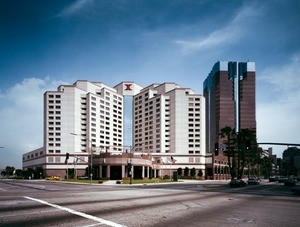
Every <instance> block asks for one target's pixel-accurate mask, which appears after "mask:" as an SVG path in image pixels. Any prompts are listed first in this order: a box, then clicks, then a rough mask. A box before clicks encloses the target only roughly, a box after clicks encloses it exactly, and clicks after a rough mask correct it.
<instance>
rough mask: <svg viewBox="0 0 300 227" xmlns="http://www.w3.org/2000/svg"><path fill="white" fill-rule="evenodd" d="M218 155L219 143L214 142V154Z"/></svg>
mask: <svg viewBox="0 0 300 227" xmlns="http://www.w3.org/2000/svg"><path fill="white" fill-rule="evenodd" d="M218 155H219V143H215V156H218Z"/></svg>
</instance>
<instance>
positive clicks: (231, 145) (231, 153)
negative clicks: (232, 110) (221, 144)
mask: <svg viewBox="0 0 300 227" xmlns="http://www.w3.org/2000/svg"><path fill="white" fill-rule="evenodd" d="M235 135H236V134H235V129H233V128H231V127H230V126H225V127H224V128H222V129H221V131H220V134H219V136H220V137H221V138H226V149H225V151H224V154H225V155H226V156H227V161H228V166H229V172H230V176H231V179H233V178H234V177H235Z"/></svg>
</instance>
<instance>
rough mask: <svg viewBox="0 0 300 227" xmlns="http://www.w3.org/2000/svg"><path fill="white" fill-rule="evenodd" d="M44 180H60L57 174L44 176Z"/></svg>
mask: <svg viewBox="0 0 300 227" xmlns="http://www.w3.org/2000/svg"><path fill="white" fill-rule="evenodd" d="M45 179H46V180H60V177H58V176H49V177H46V178H45Z"/></svg>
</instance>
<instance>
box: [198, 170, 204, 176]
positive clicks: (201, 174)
mask: <svg viewBox="0 0 300 227" xmlns="http://www.w3.org/2000/svg"><path fill="white" fill-rule="evenodd" d="M198 177H200V178H202V177H203V171H202V169H200V170H199V171H198Z"/></svg>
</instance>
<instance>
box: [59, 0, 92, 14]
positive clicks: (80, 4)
mask: <svg viewBox="0 0 300 227" xmlns="http://www.w3.org/2000/svg"><path fill="white" fill-rule="evenodd" d="M91 3H93V0H77V1H75V2H74V3H73V4H72V5H70V6H69V7H67V8H65V9H64V10H62V11H61V12H60V13H59V14H58V15H57V16H56V17H70V16H72V15H74V14H76V13H78V12H80V11H81V10H82V9H84V8H85V7H86V6H87V5H89V4H91Z"/></svg>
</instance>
